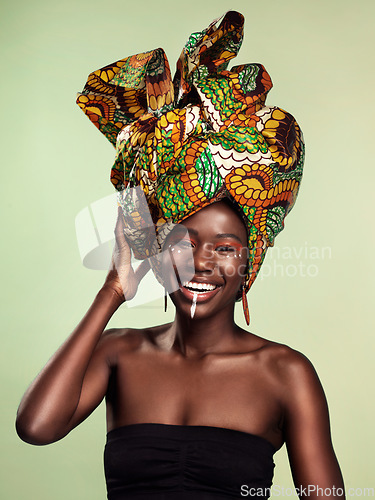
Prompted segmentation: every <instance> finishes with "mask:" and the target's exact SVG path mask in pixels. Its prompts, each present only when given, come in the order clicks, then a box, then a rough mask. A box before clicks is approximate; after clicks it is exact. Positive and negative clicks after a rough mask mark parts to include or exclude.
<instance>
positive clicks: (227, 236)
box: [215, 233, 242, 245]
mask: <svg viewBox="0 0 375 500" xmlns="http://www.w3.org/2000/svg"><path fill="white" fill-rule="evenodd" d="M215 238H217V239H220V238H233V239H234V240H237V241H238V242H239V243H241V245H242V241H241V238H239V237H238V236H237V235H236V234H233V233H220V234H217V235H216V236H215Z"/></svg>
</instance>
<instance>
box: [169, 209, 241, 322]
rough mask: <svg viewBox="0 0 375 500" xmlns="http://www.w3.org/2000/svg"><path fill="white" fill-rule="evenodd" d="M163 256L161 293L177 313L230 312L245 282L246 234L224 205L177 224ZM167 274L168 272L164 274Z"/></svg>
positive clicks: (230, 210)
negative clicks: (168, 295) (163, 290)
mask: <svg viewBox="0 0 375 500" xmlns="http://www.w3.org/2000/svg"><path fill="white" fill-rule="evenodd" d="M164 255H165V257H166V260H168V257H169V258H170V263H171V264H172V265H166V262H165V261H164V264H165V265H164V269H165V276H164V281H165V284H166V289H167V290H169V291H171V290H175V291H174V292H173V293H171V299H172V301H173V302H174V304H175V306H176V308H177V309H178V310H179V311H181V312H182V313H185V314H187V315H190V314H191V306H192V303H193V301H194V302H196V311H195V315H194V317H195V318H202V317H206V316H209V315H211V314H213V313H215V314H216V313H217V312H219V311H221V310H223V309H225V308H228V307H230V309H232V308H233V304H234V302H235V300H236V297H237V293H238V290H239V289H240V287H241V285H242V283H243V282H244V277H245V275H246V265H247V256H248V249H247V232H246V228H245V225H244V223H243V222H242V220H241V219H240V217H239V216H238V215H237V214H236V212H234V211H233V209H232V208H230V206H228V205H227V204H226V203H224V202H218V203H213V204H212V205H209V206H208V207H206V208H204V209H202V210H200V211H199V212H197V213H196V214H194V215H192V216H191V217H189V218H187V219H186V220H185V221H183V222H182V223H181V224H178V225H176V227H175V228H174V229H173V231H172V232H171V233H170V234H169V236H168V238H167V240H166V242H165V245H164ZM168 270H169V271H168Z"/></svg>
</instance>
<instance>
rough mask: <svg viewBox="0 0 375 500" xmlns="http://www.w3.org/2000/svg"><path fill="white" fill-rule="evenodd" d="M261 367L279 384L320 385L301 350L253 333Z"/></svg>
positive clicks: (295, 386)
mask: <svg viewBox="0 0 375 500" xmlns="http://www.w3.org/2000/svg"><path fill="white" fill-rule="evenodd" d="M253 337H254V340H253V345H254V346H256V347H257V352H258V356H259V358H260V360H261V363H262V367H263V368H264V369H265V370H266V371H267V373H269V375H270V376H271V377H273V378H274V379H275V380H276V381H278V383H279V384H282V385H283V386H284V387H288V388H290V389H293V388H297V387H299V386H302V385H320V382H319V378H318V376H317V373H316V371H315V369H314V366H313V365H312V363H311V362H310V361H309V359H308V358H307V357H306V356H305V355H304V354H302V353H301V352H299V351H297V350H295V349H293V348H291V347H289V346H287V345H285V344H280V343H277V342H273V341H270V340H267V339H264V338H262V337H258V336H256V335H253Z"/></svg>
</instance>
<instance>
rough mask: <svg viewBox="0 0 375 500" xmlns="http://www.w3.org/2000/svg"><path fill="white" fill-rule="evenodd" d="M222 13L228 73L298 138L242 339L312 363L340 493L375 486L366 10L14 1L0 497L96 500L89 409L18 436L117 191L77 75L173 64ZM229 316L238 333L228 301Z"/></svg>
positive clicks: (78, 313)
mask: <svg viewBox="0 0 375 500" xmlns="http://www.w3.org/2000/svg"><path fill="white" fill-rule="evenodd" d="M229 9H236V10H239V11H240V12H242V13H243V14H244V15H245V19H246V23H245V40H244V44H243V46H242V49H241V51H240V54H239V56H238V57H237V58H236V59H235V62H234V64H240V63H246V62H262V63H263V64H264V65H265V67H266V68H267V70H268V71H269V73H270V75H271V77H272V79H273V82H274V89H273V90H272V91H271V92H270V95H269V97H268V103H269V104H272V105H277V106H280V107H282V108H285V109H287V110H288V111H289V112H291V113H292V114H293V115H294V116H296V118H297V120H298V121H299V123H300V125H301V128H302V129H303V131H304V135H305V140H306V145H307V148H306V151H307V159H306V164H305V173H304V179H303V182H302V187H301V191H300V194H299V199H298V201H297V203H296V207H295V209H294V210H293V212H292V213H291V214H290V215H289V216H288V218H287V220H286V230H285V231H284V232H283V233H281V235H280V236H279V237H278V239H277V240H276V245H277V248H278V250H277V252H278V253H277V252H276V251H275V250H274V251H273V253H271V254H270V255H269V256H268V257H267V260H266V262H265V266H268V267H265V269H266V270H267V273H263V275H261V276H260V277H259V278H258V280H257V282H256V283H255V284H254V287H253V289H252V290H251V291H250V293H249V295H248V300H249V304H250V311H251V318H252V322H251V331H253V332H254V333H257V334H258V335H261V336H264V337H267V338H270V339H273V340H275V341H277V342H282V343H286V344H288V345H290V346H292V347H294V348H296V349H298V350H300V351H302V352H303V353H305V354H306V355H307V356H308V357H309V358H310V359H311V361H312V362H313V364H314V365H315V367H316V369H317V371H318V373H319V375H320V378H321V380H322V383H323V385H324V387H325V390H326V394H327V397H328V401H329V406H330V413H331V421H332V433H333V441H334V445H335V449H336V452H337V455H338V457H339V460H340V464H341V467H342V471H343V474H344V478H345V481H346V486H347V487H348V488H349V487H355V488H364V487H366V486H367V487H369V486H372V487H374V475H373V466H372V462H373V458H372V454H373V447H374V430H373V429H374V425H373V419H374V394H373V392H374V391H373V380H374V372H373V368H372V365H373V355H374V335H373V333H374V325H373V309H374V287H373V273H374V260H373V253H374V221H373V217H372V210H373V184H374V180H375V179H374V162H373V158H372V152H373V144H374V139H373V134H374V83H375V82H374V73H375V72H374V56H373V51H374V46H375V43H374V42H375V40H374V28H373V22H374V18H375V2H373V0H368V1H365V0H359V1H356V2H353V1H350V2H349V1H346V0H340V1H339V0H336V1H333V0H331V1H329V0H324V1H323V0H311V1H306V0H299V1H297V0H295V1H294V0H284V1H281V0H268V1H267V2H260V1H250V0H247V1H244V0H243V1H235V0H234V1H232V2H226V1H222V0H206V1H204V2H203V1H202V0H191V1H189V2H187V3H182V2H177V1H174V2H172V1H169V0H168V1H167V0H161V1H160V2H151V1H140V2H134V3H133V2H128V1H126V0H123V1H121V2H120V1H114V0H109V1H108V2H107V3H105V2H99V1H97V0H92V1H90V2H88V1H79V0H78V1H74V2H73V1H71V0H66V1H64V2H59V3H53V2H47V1H41V0H36V1H32V2H26V1H19V0H14V1H12V2H7V3H6V4H5V2H2V5H1V21H0V23H1V29H0V37H1V45H0V46H1V53H2V54H1V57H2V62H1V68H2V78H1V92H0V95H1V99H2V104H1V110H2V120H1V128H2V131H1V140H2V146H1V203H2V208H1V223H2V226H1V231H2V233H1V247H2V248H1V252H2V255H1V264H2V287H1V295H2V296H1V300H0V304H1V308H2V313H1V314H2V347H1V358H2V359H1V364H0V370H1V413H0V418H1V425H0V429H1V439H0V443H1V462H2V463H1V467H0V474H1V477H0V497H1V498H2V499H7V500H8V499H9V500H26V499H34V498H35V499H40V500H44V499H50V498H53V499H54V500H66V499H71V500H74V499H79V500H86V499H87V500H103V499H104V498H105V484H104V476H103V467H102V450H103V446H104V441H105V415H104V408H103V406H101V407H100V408H99V409H98V410H97V411H96V412H95V413H94V414H93V415H92V416H91V417H90V418H89V419H88V420H87V421H86V422H85V423H84V424H83V425H81V426H80V427H79V428H78V429H76V430H74V431H73V432H72V433H71V435H69V436H68V437H67V438H65V439H64V440H63V441H61V442H58V443H56V444H53V445H50V446H46V447H33V446H29V445H27V444H25V443H23V442H21V441H20V440H19V439H18V437H17V436H16V434H15V432H14V418H15V413H16V409H17V405H18V403H19V400H20V398H21V396H22V394H23V392H24V390H25V389H26V387H27V385H28V384H29V383H30V381H31V380H32V379H33V377H34V376H35V375H36V374H37V372H38V371H39V370H40V369H41V367H42V366H43V365H44V363H45V362H46V360H47V359H48V357H49V356H50V355H51V354H52V353H53V352H54V350H55V349H56V348H57V347H58V346H59V345H60V344H61V342H62V341H63V340H64V339H65V338H66V336H67V335H68V333H69V332H70V331H71V330H72V329H73V328H74V326H75V325H76V324H77V322H78V321H79V320H80V318H81V317H82V316H83V314H84V312H85V311H86V309H87V307H88V306H89V304H90V302H91V300H92V299H93V297H94V295H95V293H96V291H97V290H98V289H99V287H100V285H101V283H102V280H103V277H104V275H103V272H99V271H92V270H88V269H86V268H84V267H83V265H82V264H81V261H80V257H79V253H78V248H77V242H76V237H75V229H74V220H75V217H76V215H77V213H78V212H79V211H80V210H82V209H83V208H84V207H86V206H87V205H89V204H90V203H92V202H94V201H95V200H98V199H100V198H102V197H104V196H107V195H109V194H111V193H112V192H113V190H112V186H111V184H110V182H109V170H110V167H111V164H112V161H113V157H114V151H113V148H112V146H111V145H110V144H109V143H107V141H106V139H105V138H104V137H102V136H101V134H100V133H99V132H98V131H97V130H96V129H95V127H94V126H93V125H92V124H90V122H89V121H88V120H87V118H86V117H85V116H84V115H83V113H82V112H81V111H80V110H79V108H78V106H76V104H75V93H76V92H77V91H79V90H81V89H82V88H83V85H84V83H85V81H86V77H87V75H88V74H89V73H90V72H91V71H93V70H95V69H97V68H100V67H102V66H104V65H106V64H108V63H111V62H113V61H115V60H117V59H120V58H123V57H125V56H127V55H131V54H134V53H138V52H143V51H146V50H151V49H153V48H156V47H160V46H161V47H163V48H164V49H165V51H166V53H167V55H168V58H169V61H170V64H171V67H172V70H173V68H174V64H175V61H176V60H177V57H178V56H179V54H180V51H181V49H182V46H183V45H184V43H185V41H186V40H187V37H188V35H189V34H190V33H191V32H193V31H199V30H200V29H203V28H204V27H206V26H207V25H208V24H209V22H210V21H211V20H212V19H213V18H215V17H218V16H220V15H221V14H223V13H224V12H225V11H226V10H229ZM277 266H279V267H277ZM288 266H291V267H288ZM303 266H305V267H304V268H303ZM308 266H310V267H308ZM311 266H313V267H311ZM314 266H315V267H314ZM296 269H297V270H298V272H296ZM303 269H304V270H305V271H303ZM308 271H309V273H310V275H308ZM267 274H270V276H267ZM294 274H296V275H295V276H293V275H294ZM303 274H304V275H303ZM236 314H237V317H238V321H239V322H240V324H241V325H244V320H243V318H242V312H241V310H240V307H239V309H238V311H237V313H236ZM172 317H173V311H172V306H171V305H170V307H169V311H168V312H167V313H166V314H165V313H164V312H163V301H162V300H161V299H158V300H157V301H154V302H153V303H151V304H148V305H147V307H146V306H140V307H138V308H134V309H130V310H127V309H126V307H123V308H122V309H121V310H119V311H118V312H117V314H116V315H115V317H114V318H113V320H112V322H111V325H112V326H143V325H150V324H157V323H160V322H165V321H168V320H170V319H172ZM275 460H276V464H277V467H276V474H275V480H274V483H275V484H277V485H279V486H280V487H281V486H284V487H285V488H286V487H288V486H291V484H292V482H291V478H290V472H289V469H288V465H287V460H286V454H285V450H281V451H280V452H278V453H277V455H276V456H275Z"/></svg>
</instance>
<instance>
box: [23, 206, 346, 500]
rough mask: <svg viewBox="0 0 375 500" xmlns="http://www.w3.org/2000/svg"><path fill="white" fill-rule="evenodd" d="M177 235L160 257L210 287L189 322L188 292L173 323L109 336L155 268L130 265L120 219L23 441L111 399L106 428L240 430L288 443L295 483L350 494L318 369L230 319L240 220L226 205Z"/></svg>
mask: <svg viewBox="0 0 375 500" xmlns="http://www.w3.org/2000/svg"><path fill="white" fill-rule="evenodd" d="M208 220H209V224H207V221H208ZM182 226H184V228H186V230H187V234H184V235H182V233H179V231H178V229H177V231H173V232H172V233H171V234H170V236H169V237H168V240H167V241H166V244H165V248H166V250H167V251H166V252H165V255H166V256H168V255H171V254H172V263H173V264H174V265H175V266H176V267H177V268H178V271H179V273H178V280H179V281H180V282H181V283H184V280H185V277H186V276H187V273H188V272H189V271H190V270H191V266H192V265H193V266H194V269H195V270H194V277H193V278H191V279H190V282H193V285H194V283H195V286H197V283H198V284H205V285H207V284H209V285H211V286H210V288H211V289H212V288H214V291H211V292H210V293H208V294H207V297H206V296H205V294H202V295H200V298H198V299H197V305H196V311H195V315H194V318H193V319H192V318H191V304H192V296H193V295H192V291H191V290H190V291H189V289H186V287H183V286H182V285H181V286H179V288H178V290H177V291H174V292H173V293H171V299H172V301H173V303H174V304H175V306H176V316H175V320H174V322H173V323H170V324H166V325H162V326H157V327H152V328H147V329H142V330H135V329H111V330H106V331H104V329H105V327H106V325H107V323H108V321H109V319H110V318H111V316H112V315H113V314H114V313H115V311H116V310H117V308H118V307H119V306H120V305H121V303H122V302H123V301H124V295H125V296H126V297H127V298H130V297H132V296H134V295H135V293H136V290H137V285H138V283H139V281H140V279H142V277H143V276H144V274H145V273H146V272H147V270H148V268H147V266H145V265H141V266H140V268H138V269H137V270H136V271H135V272H134V271H133V269H132V268H131V266H130V250H129V247H128V245H127V243H126V240H125V238H124V236H123V230H122V227H121V219H120V218H119V220H118V223H117V226H116V242H117V243H116V248H115V252H114V257H113V265H112V268H111V270H110V272H109V273H108V275H107V278H106V280H105V283H104V285H103V287H102V288H101V290H100V291H99V293H98V294H97V296H96V297H95V299H94V302H93V304H92V306H91V307H90V309H89V310H88V312H87V313H86V315H85V316H84V318H83V319H82V321H81V322H80V324H79V325H78V326H77V328H76V329H75V330H74V332H73V333H72V334H71V336H70V337H69V338H68V339H67V340H66V342H65V343H64V344H63V345H62V346H61V347H60V349H59V350H58V351H57V352H56V353H55V354H54V356H53V357H52V358H51V360H50V361H49V362H48V363H47V365H46V366H45V367H44V369H43V370H42V371H41V373H40V374H39V375H38V376H37V378H36V379H35V380H34V382H33V383H32V384H31V386H30V387H29V388H28V390H27V392H26V393H25V395H24V397H23V399H22V401H21V404H20V407H19V410H18V415H17V423H16V425H17V431H18V433H19V436H20V437H21V438H22V439H23V440H24V441H26V442H29V443H32V444H36V445H41V444H48V443H52V442H54V441H57V440H59V439H61V438H63V437H64V436H65V435H67V434H68V433H69V432H70V431H71V430H72V429H73V428H74V427H76V426H77V425H78V424H79V423H80V422H82V421H83V420H84V419H85V418H86V417H87V416H88V415H90V413H92V411H93V410H94V409H95V408H96V407H97V406H98V405H99V403H100V402H101V401H102V399H103V398H104V397H105V398H106V404H107V428H108V430H112V429H115V428H117V427H120V426H124V425H129V424H136V423H145V422H154V423H162V424H173V425H203V426H215V427H226V428H229V429H236V430H239V431H243V432H247V433H251V434H256V435H258V436H261V437H263V438H264V439H266V440H268V441H269V442H270V443H272V444H273V446H274V447H275V448H276V449H279V448H280V447H281V446H282V444H283V443H284V442H285V443H286V445H287V450H288V454H289V459H290V464H291V469H292V473H293V478H294V481H295V484H296V486H298V487H300V486H302V487H307V486H308V485H317V486H319V487H320V488H323V489H326V488H330V489H332V488H333V487H335V488H343V480H342V476H341V473H340V469H339V466H338V463H337V460H336V457H335V454H334V451H333V447H332V443H331V436H330V425H329V416H328V408H327V403H326V399H325V396H324V392H323V389H322V387H321V384H320V382H319V379H318V377H317V375H316V373H315V371H314V368H313V367H312V365H311V364H310V362H309V361H308V360H307V359H306V358H305V357H304V356H303V355H302V354H300V353H298V352H296V351H294V350H293V349H290V348H289V347H287V346H284V345H280V344H277V343H274V342H270V341H268V340H266V339H263V338H260V337H258V336H256V335H254V334H252V333H249V332H247V331H246V330H243V329H242V328H240V327H239V326H237V325H236V324H235V322H234V305H235V299H236V296H237V293H238V291H239V289H240V287H241V285H242V284H243V282H244V276H243V275H244V269H245V266H246V259H247V257H246V245H247V234H246V229H245V226H244V224H243V222H242V221H241V219H240V218H239V217H238V215H237V214H236V213H235V212H234V211H233V210H232V209H231V208H230V207H229V206H228V205H227V204H226V203H223V202H219V203H215V204H213V205H210V206H209V207H206V208H205V209H202V210H201V211H199V212H197V213H196V214H195V215H193V216H191V217H189V218H188V219H186V220H185V221H184V222H183V223H182ZM187 249H189V250H190V255H191V256H192V257H191V258H190V259H188V258H185V257H186V255H187V254H185V253H184V252H186V251H187ZM184 263H185V264H184ZM184 265H185V267H184ZM165 269H166V271H165V281H166V283H168V281H169V282H170V284H173V281H174V280H176V278H175V273H174V272H173V271H172V267H171V266H170V265H169V267H168V265H167V264H166V266H165ZM174 270H175V269H174ZM185 270H186V271H185ZM185 274H186V276H184V275H185ZM191 284H192V283H190V285H191ZM124 291H125V294H124V293H123V292H124ZM310 496H311V497H314V494H311V495H310ZM321 497H322V495H319V498H321Z"/></svg>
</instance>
